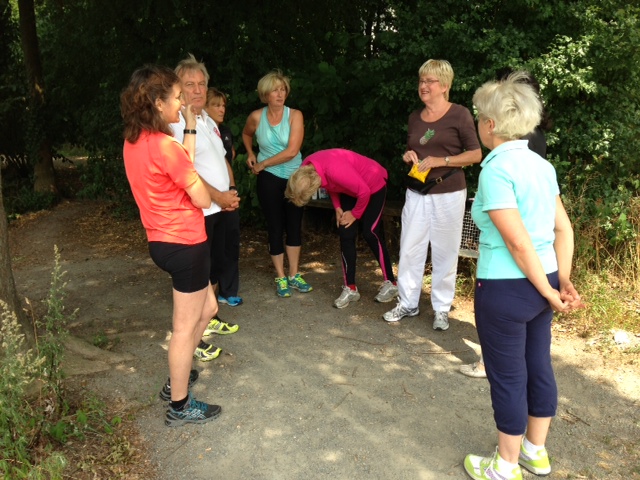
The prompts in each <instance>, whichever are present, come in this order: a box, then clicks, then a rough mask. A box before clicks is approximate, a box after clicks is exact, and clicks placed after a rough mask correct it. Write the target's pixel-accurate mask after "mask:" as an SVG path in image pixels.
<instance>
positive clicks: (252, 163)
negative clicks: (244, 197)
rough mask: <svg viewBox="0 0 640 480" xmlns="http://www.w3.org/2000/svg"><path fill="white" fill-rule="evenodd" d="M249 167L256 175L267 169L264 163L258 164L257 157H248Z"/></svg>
mask: <svg viewBox="0 0 640 480" xmlns="http://www.w3.org/2000/svg"><path fill="white" fill-rule="evenodd" d="M247 167H249V170H251V173H253V174H254V175H258V174H259V173H260V172H261V171H262V170H264V169H265V166H264V162H258V160H257V159H256V156H255V155H248V156H247Z"/></svg>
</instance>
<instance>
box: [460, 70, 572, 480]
mask: <svg viewBox="0 0 640 480" xmlns="http://www.w3.org/2000/svg"><path fill="white" fill-rule="evenodd" d="M524 75H525V73H524V72H516V73H514V74H512V75H510V76H509V77H507V79H506V80H504V81H500V82H495V81H494V82H488V83H485V84H484V85H483V86H482V87H480V88H479V89H478V90H477V91H476V93H475V95H474V97H473V102H474V104H475V106H476V108H477V110H478V134H479V136H480V140H481V141H482V143H483V145H484V146H485V147H487V148H488V149H490V150H491V152H490V153H489V155H487V157H486V158H485V159H484V161H483V162H482V164H481V166H482V171H481V173H480V178H479V185H478V192H477V194H476V197H475V201H474V202H473V207H472V216H473V219H474V221H475V222H476V224H477V225H478V228H479V229H480V232H481V233H480V249H479V250H480V255H479V258H478V265H477V275H476V277H477V280H476V288H475V300H474V303H475V304H474V306H475V315H476V327H477V329H478V336H479V338H480V345H481V347H482V352H483V356H484V362H485V366H486V370H487V378H488V379H489V384H490V386H491V403H492V406H493V412H494V419H495V422H496V426H497V429H498V447H497V449H496V452H495V453H494V454H493V455H492V456H490V457H481V456H477V455H467V457H466V458H465V461H464V467H465V470H466V472H467V473H468V474H469V476H471V478H474V479H494V480H495V479H499V480H510V479H521V478H522V471H521V469H520V465H521V466H523V467H524V468H526V469H527V470H529V471H531V472H533V473H535V474H536V475H547V474H549V473H550V472H551V465H550V463H549V456H548V455H547V450H546V448H545V442H546V437H547V433H548V431H549V426H550V423H551V418H552V417H553V416H554V415H555V413H556V407H557V393H558V392H557V387H556V382H555V378H554V374H553V368H552V365H551V352H550V350H551V320H552V319H553V312H554V311H557V312H568V311H570V310H572V309H574V308H578V307H580V306H581V305H582V303H581V300H580V295H578V292H577V291H576V289H575V288H574V287H573V285H572V283H571V281H570V279H569V277H570V273H571V262H572V256H573V230H572V228H571V223H570V221H569V218H568V216H567V213H566V211H565V209H564V206H563V205H562V201H561V200H560V196H559V187H558V183H557V180H556V172H555V170H554V168H553V166H552V165H551V164H550V163H549V162H547V161H546V160H544V159H543V158H542V157H540V156H539V155H538V154H536V153H534V152H532V151H531V150H530V149H529V148H528V146H527V141H526V140H520V139H521V138H522V137H524V136H525V135H526V134H528V133H529V132H532V131H533V130H534V129H535V127H536V126H537V125H538V124H539V123H540V115H541V112H542V104H541V102H540V99H539V98H538V96H537V94H536V92H535V91H534V90H533V88H532V87H531V86H530V85H527V84H526V83H522V82H521V81H522V78H523V76H524ZM525 432H526V435H525Z"/></svg>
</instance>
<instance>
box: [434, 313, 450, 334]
mask: <svg viewBox="0 0 640 480" xmlns="http://www.w3.org/2000/svg"><path fill="white" fill-rule="evenodd" d="M433 329H434V330H442V331H445V330H448V329H449V312H436V315H435V317H434V318H433Z"/></svg>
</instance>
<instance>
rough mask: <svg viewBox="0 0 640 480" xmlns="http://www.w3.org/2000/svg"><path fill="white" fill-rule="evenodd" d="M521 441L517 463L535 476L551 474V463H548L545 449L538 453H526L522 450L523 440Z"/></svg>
mask: <svg viewBox="0 0 640 480" xmlns="http://www.w3.org/2000/svg"><path fill="white" fill-rule="evenodd" d="M522 440H523V444H521V445H520V458H518V463H519V464H520V465H521V466H523V467H524V468H526V469H527V470H529V471H530V472H531V473H535V474H536V475H541V476H545V475H549V474H550V473H551V463H550V462H549V454H548V453H547V449H546V448H543V449H542V450H540V451H538V453H531V452H528V451H527V450H525V448H524V438H523V439H522Z"/></svg>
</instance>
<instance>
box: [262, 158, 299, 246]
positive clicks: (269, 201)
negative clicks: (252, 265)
mask: <svg viewBox="0 0 640 480" xmlns="http://www.w3.org/2000/svg"><path fill="white" fill-rule="evenodd" d="M286 188H287V180H285V179H284V178H280V177H276V176H275V175H273V174H272V173H269V172H267V171H266V170H263V171H262V172H260V174H259V175H258V200H259V201H260V207H262V212H263V213H264V216H265V219H266V220H267V232H268V234H269V254H270V255H271V256H276V255H282V254H283V253H284V244H283V242H282V235H283V234H284V233H286V235H287V238H286V245H287V246H288V247H299V246H301V245H302V234H301V231H302V213H303V211H304V210H303V208H302V207H296V206H295V205H294V204H293V203H291V202H290V201H289V200H288V199H287V198H285V196H284V191H285V189H286Z"/></svg>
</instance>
